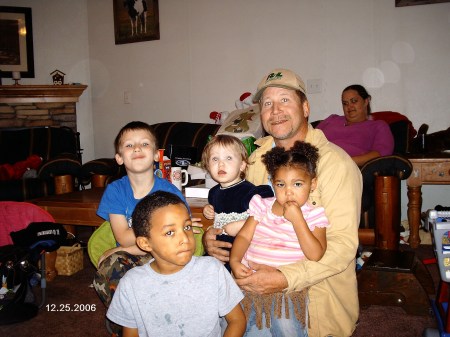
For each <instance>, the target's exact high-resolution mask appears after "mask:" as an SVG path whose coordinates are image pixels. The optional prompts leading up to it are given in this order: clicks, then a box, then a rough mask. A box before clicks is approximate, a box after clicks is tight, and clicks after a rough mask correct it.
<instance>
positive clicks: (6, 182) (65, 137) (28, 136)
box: [0, 127, 81, 201]
mask: <svg viewBox="0 0 450 337" xmlns="http://www.w3.org/2000/svg"><path fill="white" fill-rule="evenodd" d="M79 144H80V142H79V133H77V132H75V131H73V130H72V129H70V128H68V127H36V128H18V129H11V128H6V129H0V169H3V170H4V171H3V172H6V171H8V172H11V170H14V169H16V167H17V163H22V162H23V161H26V160H27V158H29V157H30V156H31V155H37V156H38V157H40V158H41V159H42V162H41V164H40V165H39V167H37V169H36V170H35V171H31V170H26V171H25V173H24V174H23V175H21V176H20V177H17V178H13V179H10V177H9V176H7V175H5V174H4V175H3V176H2V179H0V201H24V200H29V199H34V198H38V197H42V196H47V195H52V194H55V192H56V189H55V177H60V176H65V175H70V176H71V177H72V179H73V184H75V185H76V184H77V180H78V179H77V177H78V176H79V175H80V173H81V149H80V145H79Z"/></svg>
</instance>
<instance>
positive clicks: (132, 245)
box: [94, 121, 198, 307]
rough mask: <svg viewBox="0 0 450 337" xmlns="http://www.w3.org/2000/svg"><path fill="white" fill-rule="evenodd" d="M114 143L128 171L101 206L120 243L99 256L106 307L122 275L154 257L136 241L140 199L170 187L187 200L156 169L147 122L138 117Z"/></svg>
mask: <svg viewBox="0 0 450 337" xmlns="http://www.w3.org/2000/svg"><path fill="white" fill-rule="evenodd" d="M114 147H115V152H116V155H115V159H116V161H117V163H118V164H119V165H124V166H125V169H126V171H127V175H126V176H124V177H122V178H121V179H118V180H116V181H114V182H112V183H110V184H108V185H107V186H106V189H105V192H104V194H103V196H102V199H101V201H100V205H99V207H98V210H97V214H98V215H99V216H100V217H101V218H103V219H105V220H106V221H109V222H110V223H111V228H112V231H113V233H114V237H115V239H116V241H117V247H115V248H113V249H110V250H108V251H106V252H105V253H104V254H103V255H102V257H101V258H100V259H99V262H98V270H97V272H96V274H95V278H94V288H95V290H96V291H97V293H98V295H99V297H100V299H101V300H102V302H103V303H104V304H105V305H106V307H108V306H109V304H110V303H111V299H112V297H113V295H114V291H115V289H116V287H117V284H118V283H119V280H120V279H121V278H122V276H123V275H124V274H125V273H126V272H127V271H128V270H130V269H131V268H133V267H135V266H139V265H142V264H145V263H146V262H148V261H149V259H150V258H151V255H150V254H148V252H144V251H142V250H141V249H140V248H139V247H138V246H137V245H136V236H135V235H134V232H133V228H132V225H133V224H132V221H131V215H132V213H133V211H134V208H135V207H136V205H137V203H138V202H139V201H140V200H141V199H142V198H144V197H145V196H146V195H148V194H151V193H153V192H156V191H168V192H171V193H174V194H176V195H178V196H179V197H180V198H181V200H183V201H184V203H185V204H186V201H185V199H184V197H183V195H182V194H181V192H180V191H179V190H178V189H177V188H176V187H175V186H174V185H172V184H171V183H170V182H168V181H167V180H165V179H161V178H159V177H157V176H156V175H155V174H154V172H153V164H154V161H155V160H158V147H157V141H156V137H155V135H154V133H153V131H152V129H151V127H150V126H149V125H148V124H147V123H144V122H139V121H134V122H130V123H128V124H127V125H125V126H124V127H123V128H122V129H121V130H120V131H119V133H118V135H117V136H116V138H115V140H114ZM186 205H187V204H186ZM193 220H194V221H197V220H198V219H193Z"/></svg>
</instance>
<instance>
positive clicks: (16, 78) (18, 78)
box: [12, 71, 20, 85]
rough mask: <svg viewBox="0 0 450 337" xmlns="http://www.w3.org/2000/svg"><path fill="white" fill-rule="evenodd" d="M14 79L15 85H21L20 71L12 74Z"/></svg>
mask: <svg viewBox="0 0 450 337" xmlns="http://www.w3.org/2000/svg"><path fill="white" fill-rule="evenodd" d="M12 79H13V80H14V85H19V80H20V71H13V72H12Z"/></svg>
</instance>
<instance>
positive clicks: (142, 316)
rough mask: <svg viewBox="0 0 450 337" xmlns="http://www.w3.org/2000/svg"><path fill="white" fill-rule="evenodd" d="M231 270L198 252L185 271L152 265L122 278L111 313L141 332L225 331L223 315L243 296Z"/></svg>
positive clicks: (208, 333)
mask: <svg viewBox="0 0 450 337" xmlns="http://www.w3.org/2000/svg"><path fill="white" fill-rule="evenodd" d="M243 297H244V296H243V294H242V291H241V290H240V289H239V287H238V286H237V285H236V283H235V282H234V280H233V278H232V277H231V275H230V273H229V272H228V271H227V270H226V269H225V267H224V266H223V265H222V264H221V263H220V262H219V261H218V260H216V259H215V258H213V257H210V256H202V257H197V256H193V257H192V260H191V261H190V262H189V263H188V264H187V265H186V266H185V267H184V268H183V269H182V270H180V271H179V272H177V273H175V274H171V275H162V274H158V273H156V272H155V271H154V270H153V269H152V268H151V267H150V265H149V264H146V265H144V266H139V267H135V268H133V269H131V270H129V271H128V272H127V273H126V274H125V276H124V277H123V278H122V279H121V280H120V282H119V286H118V287H117V290H116V292H115V294H114V297H113V299H112V302H111V305H110V307H109V309H108V312H107V314H106V316H107V317H108V318H109V319H110V320H111V321H113V322H115V323H117V324H120V325H122V326H126V327H130V328H138V331H139V336H156V337H161V336H183V337H191V336H192V337H200V336H205V337H206V336H214V337H216V336H221V328H220V325H219V319H220V317H222V316H225V315H226V314H228V313H229V312H230V311H231V310H232V309H233V308H234V307H235V306H236V305H237V304H239V302H240V301H241V300H242V299H243Z"/></svg>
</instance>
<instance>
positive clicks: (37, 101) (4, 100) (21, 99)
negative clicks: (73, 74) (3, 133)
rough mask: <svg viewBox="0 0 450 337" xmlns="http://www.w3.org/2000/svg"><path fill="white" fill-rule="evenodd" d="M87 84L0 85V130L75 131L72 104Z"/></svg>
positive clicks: (74, 116) (76, 100)
mask: <svg viewBox="0 0 450 337" xmlns="http://www.w3.org/2000/svg"><path fill="white" fill-rule="evenodd" d="M86 88H87V85H79V84H78V85H72V84H69V85H0V129H5V128H22V127H24V128H28V127H39V126H67V127H70V128H71V129H73V130H74V131H77V115H76V102H78V99H79V97H80V96H81V94H82V93H83V91H84V90H85V89H86Z"/></svg>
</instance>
